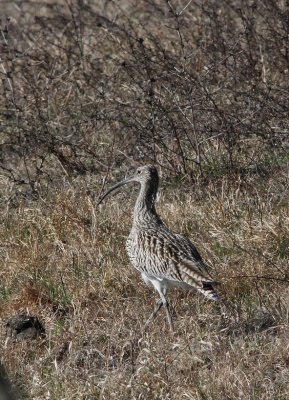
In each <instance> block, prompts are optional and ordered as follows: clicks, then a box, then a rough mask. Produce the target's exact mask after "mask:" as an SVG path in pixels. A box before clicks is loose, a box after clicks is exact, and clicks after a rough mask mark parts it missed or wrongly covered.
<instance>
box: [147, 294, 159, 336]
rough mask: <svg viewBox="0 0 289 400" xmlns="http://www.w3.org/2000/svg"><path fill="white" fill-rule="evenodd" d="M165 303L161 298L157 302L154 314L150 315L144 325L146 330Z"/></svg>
mask: <svg viewBox="0 0 289 400" xmlns="http://www.w3.org/2000/svg"><path fill="white" fill-rule="evenodd" d="M162 305H163V300H162V299H159V300H158V301H157V304H156V306H155V309H154V311H153V312H152V314H151V315H150V316H149V318H148V319H147V321H146V323H145V326H144V331H145V330H146V328H147V327H148V325H149V324H150V323H151V322H152V320H153V319H154V318H155V316H156V315H157V313H158V311H159V310H160V308H161V306H162Z"/></svg>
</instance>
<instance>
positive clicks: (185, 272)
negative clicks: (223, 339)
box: [98, 165, 220, 331]
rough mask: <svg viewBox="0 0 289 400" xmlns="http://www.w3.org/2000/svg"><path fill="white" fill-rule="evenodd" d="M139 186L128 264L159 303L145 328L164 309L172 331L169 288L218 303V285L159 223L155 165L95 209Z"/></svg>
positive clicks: (182, 241)
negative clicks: (190, 292)
mask: <svg viewBox="0 0 289 400" xmlns="http://www.w3.org/2000/svg"><path fill="white" fill-rule="evenodd" d="M129 183H138V184H139V185H140V190H139V194H138V197H137V200H136V202H135V206H134V211H133V223H132V228H131V231H130V233H129V236H128V239H127V243H126V250H127V253H128V257H129V260H130V262H131V264H132V265H133V266H134V267H135V268H136V269H137V270H138V271H139V272H140V273H141V276H142V278H143V280H144V282H145V283H146V284H148V285H151V286H153V288H154V289H155V290H156V291H157V292H158V294H159V296H160V299H159V300H158V301H157V303H156V306H155V309H154V311H153V313H152V314H151V316H150V317H149V318H148V320H147V321H146V323H145V328H146V327H147V326H148V324H149V323H150V322H151V321H152V320H153V319H154V318H155V316H156V314H157V313H158V311H159V310H160V309H161V307H163V308H164V310H165V312H166V316H167V320H168V325H169V329H170V330H171V331H173V324H172V316H171V312H170V308H169V302H168V299H167V290H168V289H169V288H170V287H180V288H183V289H186V290H195V291H197V292H200V293H202V294H203V295H204V296H206V297H207V298H209V299H211V300H215V301H218V300H220V295H219V294H218V293H217V291H216V290H215V286H216V285H217V284H218V282H216V281H215V280H214V279H213V278H212V276H211V274H210V273H209V268H208V265H207V264H206V263H205V262H204V261H203V259H202V257H201V255H200V253H199V252H198V250H197V249H196V247H195V246H194V245H193V243H192V242H191V241H190V240H189V239H188V238H186V237H185V236H183V235H181V234H179V233H174V232H173V231H172V230H171V229H170V228H168V227H167V226H166V225H165V223H164V222H163V221H162V220H161V218H160V216H159V215H158V213H157V211H156V208H155V201H156V195H157V191H158V187H159V175H158V171H157V168H156V167H155V166H154V165H144V166H140V167H138V168H137V169H136V171H135V173H134V174H133V175H132V176H130V177H128V178H125V179H123V180H122V181H120V182H118V183H117V184H115V185H114V186H112V187H111V188H110V189H108V190H107V191H106V192H104V193H103V194H102V195H101V196H100V197H99V199H98V205H99V204H100V203H101V202H102V201H103V200H104V199H105V198H106V197H107V196H108V195H109V194H110V193H111V192H113V191H115V190H116V189H118V188H119V187H121V186H123V185H126V184H129Z"/></svg>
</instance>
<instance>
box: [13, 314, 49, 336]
mask: <svg viewBox="0 0 289 400" xmlns="http://www.w3.org/2000/svg"><path fill="white" fill-rule="evenodd" d="M6 336H7V337H12V338H16V339H19V340H31V339H36V338H38V337H44V336H45V329H44V327H43V325H42V324H41V323H40V321H39V319H38V318H37V317H33V316H31V315H27V314H19V315H14V316H13V317H12V318H10V320H9V321H8V322H7V324H6Z"/></svg>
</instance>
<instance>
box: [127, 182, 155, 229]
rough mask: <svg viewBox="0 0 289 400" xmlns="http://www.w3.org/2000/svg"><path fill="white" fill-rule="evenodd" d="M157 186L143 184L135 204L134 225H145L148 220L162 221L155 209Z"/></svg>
mask: <svg viewBox="0 0 289 400" xmlns="http://www.w3.org/2000/svg"><path fill="white" fill-rule="evenodd" d="M157 190H158V188H157V186H152V185H145V184H142V185H141V188H140V192H139V195H138V198H137V200H136V203H135V206H134V213H133V222H134V225H143V224H147V223H148V222H150V223H151V222H156V223H161V220H160V218H159V216H158V214H157V212H156V209H155V199H156V195H157Z"/></svg>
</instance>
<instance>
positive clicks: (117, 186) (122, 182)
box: [97, 176, 133, 205]
mask: <svg viewBox="0 0 289 400" xmlns="http://www.w3.org/2000/svg"><path fill="white" fill-rule="evenodd" d="M129 182H133V176H130V177H129V178H125V179H123V180H122V181H120V182H118V183H117V184H116V185H114V186H112V187H111V188H110V189H108V190H107V191H106V192H104V193H103V194H102V195H101V196H99V199H98V202H97V205H99V204H100V203H101V202H102V200H103V199H105V197H106V196H107V195H109V193H111V192H113V191H114V190H116V189H117V188H119V187H121V186H123V185H126V184H127V183H129Z"/></svg>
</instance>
